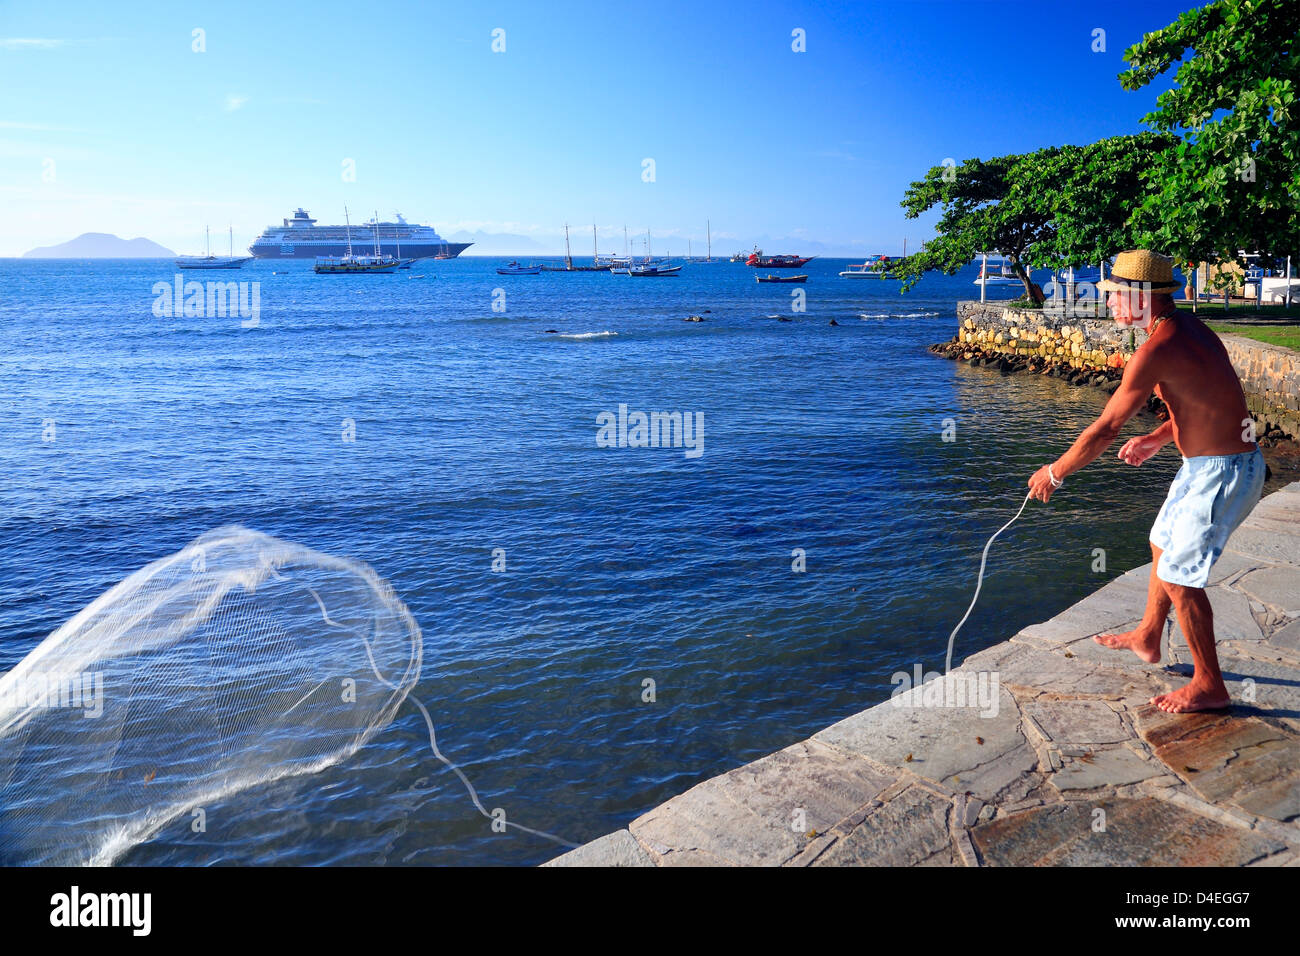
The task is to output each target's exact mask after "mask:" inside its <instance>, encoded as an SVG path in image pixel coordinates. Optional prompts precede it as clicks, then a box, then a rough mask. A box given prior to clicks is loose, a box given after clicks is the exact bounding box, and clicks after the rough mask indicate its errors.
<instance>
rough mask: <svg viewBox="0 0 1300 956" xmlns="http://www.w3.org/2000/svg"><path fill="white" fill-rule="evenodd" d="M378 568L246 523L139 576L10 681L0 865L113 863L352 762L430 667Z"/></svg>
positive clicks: (2, 699) (62, 632) (0, 696)
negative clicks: (217, 805) (244, 802)
mask: <svg viewBox="0 0 1300 956" xmlns="http://www.w3.org/2000/svg"><path fill="white" fill-rule="evenodd" d="M421 656H422V642H421V638H420V629H419V627H418V625H417V624H416V623H415V620H414V618H412V616H411V614H410V612H409V611H407V609H406V607H405V605H403V604H402V602H401V601H400V600H399V599H398V598H397V596H396V594H394V592H393V590H392V588H391V587H389V585H388V584H387V583H386V582H385V581H383V580H382V579H380V578H379V577H378V576H377V575H376V574H375V573H374V571H372V570H371V569H370V568H369V567H367V566H365V565H363V564H360V563H358V562H355V561H350V560H346V559H341V558H335V557H331V556H329V555H326V554H321V553H319V552H317V551H312V550H310V549H308V548H303V547H300V546H297V545H294V544H290V543H288V542H286V541H281V540H278V539H276V538H273V537H269V536H268V535H265V534H260V533H258V532H255V531H250V530H248V529H246V528H242V527H235V526H232V527H225V528H219V529H217V530H215V531H212V532H209V533H208V534H205V535H203V536H202V537H200V538H198V539H197V540H196V541H194V543H193V544H191V545H189V546H188V547H186V548H185V549H184V550H182V551H179V552H177V553H176V554H173V555H170V556H169V557H166V558H163V559H161V560H159V561H155V562H154V563H152V564H150V565H148V566H147V567H145V568H142V569H141V570H139V571H137V572H135V573H134V574H132V575H131V576H130V577H128V578H127V579H126V580H124V581H122V582H121V583H120V584H118V585H116V586H115V587H113V588H112V589H111V590H109V591H108V592H106V593H105V594H103V595H101V596H100V597H99V598H97V599H96V600H95V601H94V602H93V603H91V604H90V605H89V606H88V607H86V608H85V609H84V610H82V611H81V612H80V613H79V614H77V615H76V616H75V617H73V618H72V619H71V620H69V621H68V622H67V623H65V624H64V625H63V626H62V627H60V628H59V629H58V630H56V631H55V632H54V633H53V634H51V635H50V636H49V637H48V638H46V639H45V641H43V642H42V643H41V644H40V645H39V646H38V647H37V648H36V649H35V650H33V651H32V652H31V653H30V654H28V655H27V657H25V658H24V659H23V660H22V661H21V662H20V663H19V664H18V665H17V666H16V667H14V669H13V670H11V671H9V672H8V673H7V674H5V675H4V676H3V677H0V864H16V863H38V864H77V863H110V862H112V861H113V860H114V859H115V858H116V857H118V856H120V855H121V853H123V852H125V851H126V850H127V849H129V848H130V847H131V846H134V845H135V844H137V843H139V842H141V841H143V840H146V839H148V838H149V837H150V836H152V835H153V834H155V833H157V832H158V831H159V829H161V828H162V827H163V826H165V825H166V824H168V823H169V822H170V821H173V820H175V819H176V818H177V817H180V816H182V815H184V816H186V817H189V816H190V815H191V814H192V813H193V811H194V810H195V809H196V808H203V807H205V806H210V805H211V804H212V803H214V802H215V801H217V800H220V799H221V798H223V797H225V796H227V795H229V794H232V793H235V792H237V791H240V790H243V789H245V788H248V787H252V786H255V785H258V784H263V783H266V782H269V781H271V780H275V779H278V778H281V777H286V776H293V775H298V774H309V773H315V772H317V771H320V770H322V769H324V768H326V767H329V766H331V765H332V764H335V763H338V762H339V761H341V760H344V759H346V758H347V757H349V756H350V755H351V754H353V753H354V752H355V751H356V750H358V749H359V748H360V747H362V746H363V745H364V744H365V743H366V742H367V741H369V740H370V739H371V738H372V737H373V736H374V735H375V734H376V733H378V732H379V731H380V730H382V729H383V728H384V727H385V726H387V724H388V723H389V722H390V721H391V720H392V719H393V716H394V714H395V713H396V712H397V709H398V707H399V706H401V704H402V702H403V701H404V700H405V699H406V697H407V694H408V693H409V692H410V690H411V688H412V687H413V686H414V685H415V682H416V680H417V678H418V675H419V672H420V663H421Z"/></svg>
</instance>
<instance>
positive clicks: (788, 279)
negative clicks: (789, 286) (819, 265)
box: [754, 273, 808, 282]
mask: <svg viewBox="0 0 1300 956" xmlns="http://www.w3.org/2000/svg"><path fill="white" fill-rule="evenodd" d="M754 278H755V279H757V280H758V281H759V282H807V281H808V277H807V276H806V275H797V276H778V275H772V274H771V273H768V274H767V275H765V276H754Z"/></svg>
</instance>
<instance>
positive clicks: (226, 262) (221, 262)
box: [176, 226, 253, 269]
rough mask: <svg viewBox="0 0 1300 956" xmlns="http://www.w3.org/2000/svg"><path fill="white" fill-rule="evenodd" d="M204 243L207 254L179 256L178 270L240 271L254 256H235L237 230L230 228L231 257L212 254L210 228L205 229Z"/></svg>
mask: <svg viewBox="0 0 1300 956" xmlns="http://www.w3.org/2000/svg"><path fill="white" fill-rule="evenodd" d="M203 241H204V246H205V252H204V254H203V255H201V256H177V257H176V268H177V269H238V268H240V267H241V266H243V264H244V263H245V262H248V261H249V260H251V259H252V258H253V257H252V256H237V255H235V229H234V227H233V226H232V227H231V228H230V255H228V256H214V255H213V254H212V242H211V237H210V236H209V235H208V227H207V226H204V227H203Z"/></svg>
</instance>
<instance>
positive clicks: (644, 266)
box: [627, 262, 682, 279]
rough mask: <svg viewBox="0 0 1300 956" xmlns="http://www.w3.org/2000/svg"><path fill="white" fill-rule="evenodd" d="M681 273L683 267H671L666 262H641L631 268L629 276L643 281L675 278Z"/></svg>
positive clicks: (628, 272)
mask: <svg viewBox="0 0 1300 956" xmlns="http://www.w3.org/2000/svg"><path fill="white" fill-rule="evenodd" d="M681 271H682V267H681V266H670V265H668V264H667V263H666V262H641V263H638V264H637V265H634V266H631V267H629V268H628V270H627V274H628V275H630V276H636V277H638V278H642V279H653V278H658V277H660V276H675V275H677V273H679V272H681Z"/></svg>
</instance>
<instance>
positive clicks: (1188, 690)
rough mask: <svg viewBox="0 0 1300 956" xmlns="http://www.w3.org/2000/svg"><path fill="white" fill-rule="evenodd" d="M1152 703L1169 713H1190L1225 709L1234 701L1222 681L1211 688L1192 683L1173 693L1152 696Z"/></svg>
mask: <svg viewBox="0 0 1300 956" xmlns="http://www.w3.org/2000/svg"><path fill="white" fill-rule="evenodd" d="M1150 703H1152V704H1155V705H1156V706H1157V707H1159V708H1160V709H1161V710H1163V711H1165V712H1166V713H1169V714H1189V713H1191V712H1193V711H1197V710H1223V709H1224V708H1225V707H1227V706H1228V705H1229V704H1231V703H1232V701H1231V699H1230V698H1229V697H1228V688H1227V687H1225V686H1224V685H1223V684H1222V683H1220V684H1219V686H1218V687H1210V688H1205V687H1200V686H1198V685H1196V684H1195V683H1192V684H1188V685H1187V686H1186V687H1180V688H1178V690H1176V691H1173V692H1172V693H1169V694H1161V695H1160V696H1159V697H1152V698H1151V701H1150Z"/></svg>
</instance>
